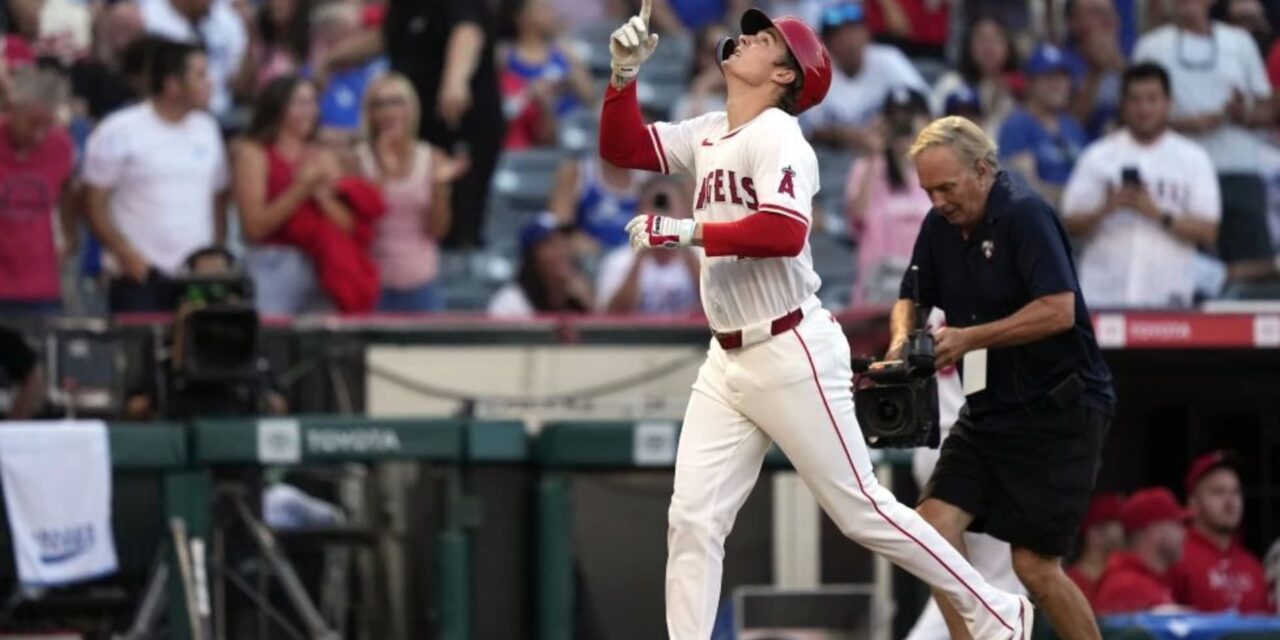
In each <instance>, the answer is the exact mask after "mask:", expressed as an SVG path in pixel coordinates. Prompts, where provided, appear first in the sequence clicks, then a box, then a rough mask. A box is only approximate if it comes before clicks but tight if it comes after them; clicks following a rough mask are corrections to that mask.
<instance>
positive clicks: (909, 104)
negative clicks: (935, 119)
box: [880, 86, 929, 113]
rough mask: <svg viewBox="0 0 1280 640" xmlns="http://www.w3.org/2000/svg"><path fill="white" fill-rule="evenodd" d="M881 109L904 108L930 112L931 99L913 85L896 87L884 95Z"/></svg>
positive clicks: (905, 109)
mask: <svg viewBox="0 0 1280 640" xmlns="http://www.w3.org/2000/svg"><path fill="white" fill-rule="evenodd" d="M880 109H881V111H889V110H904V111H917V112H920V113H929V99H928V98H925V97H924V94H922V93H920V92H919V91H916V90H915V89H912V88H911V87H901V86H899V87H894V88H893V89H891V90H890V91H889V93H888V94H886V95H885V97H884V104H883V105H881V107H880Z"/></svg>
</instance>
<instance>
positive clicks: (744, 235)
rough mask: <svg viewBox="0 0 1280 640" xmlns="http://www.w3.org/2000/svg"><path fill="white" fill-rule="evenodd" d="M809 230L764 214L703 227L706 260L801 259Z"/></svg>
mask: <svg viewBox="0 0 1280 640" xmlns="http://www.w3.org/2000/svg"><path fill="white" fill-rule="evenodd" d="M808 236H809V227H807V226H806V225H805V224H804V223H802V222H800V221H798V220H796V219H794V218H790V217H787V216H784V215H781V214H776V213H770V212H766V211H762V212H759V213H753V214H751V215H749V216H747V217H745V218H743V219H741V220H734V221H733V222H704V223H702V246H703V248H704V249H705V250H706V253H707V257H711V258H714V257H716V256H740V257H743V258H781V257H790V258H794V257H795V256H798V255H800V252H801V251H802V250H803V249H804V243H805V240H806V239H807V238H808Z"/></svg>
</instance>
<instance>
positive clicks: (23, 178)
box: [0, 66, 74, 315]
mask: <svg viewBox="0 0 1280 640" xmlns="http://www.w3.org/2000/svg"><path fill="white" fill-rule="evenodd" d="M11 90H12V91H11V95H10V105H9V109H8V110H7V111H6V112H5V113H4V114H3V115H0V315H10V314H46V313H55V312H57V311H58V310H59V309H60V308H61V301H60V300H61V296H60V293H59V287H58V252H57V249H55V247H54V239H53V224H52V221H53V217H54V210H55V209H57V210H59V211H61V212H62V213H63V214H64V218H63V219H64V220H67V219H68V218H66V217H65V214H67V213H69V212H68V211H66V207H60V206H59V202H60V200H61V199H62V195H63V193H64V187H65V185H66V184H67V182H68V179H69V178H70V175H71V165H72V155H73V148H72V144H71V137H70V135H68V134H67V131H66V129H65V128H63V127H62V126H61V125H60V124H59V123H58V122H57V117H58V116H57V113H58V111H59V110H60V108H61V107H62V105H64V104H66V100H67V96H68V94H69V92H70V90H69V88H68V84H67V82H66V80H65V79H64V78H63V77H62V76H61V75H59V74H58V73H57V72H55V71H51V70H48V69H42V68H38V67H35V66H29V67H24V68H21V69H18V70H16V71H14V74H13V82H12V85H11ZM68 226H69V225H68ZM64 231H65V227H64ZM71 240H74V238H72V239H71Z"/></svg>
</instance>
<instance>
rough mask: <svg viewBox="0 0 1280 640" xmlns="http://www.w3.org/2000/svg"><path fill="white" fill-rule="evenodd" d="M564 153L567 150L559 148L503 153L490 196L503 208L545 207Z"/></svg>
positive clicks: (491, 186) (494, 176)
mask: <svg viewBox="0 0 1280 640" xmlns="http://www.w3.org/2000/svg"><path fill="white" fill-rule="evenodd" d="M565 157H566V154H565V152H564V151H562V150H560V149H525V150H521V151H508V152H506V153H504V154H503V156H502V159H501V160H499V161H498V169H497V171H495V172H494V174H493V182H492V183H491V185H490V189H491V192H490V195H491V197H492V198H495V199H496V200H497V201H498V203H500V204H501V206H502V207H504V208H517V209H524V210H534V209H536V210H542V209H545V208H546V206H547V198H548V197H549V196H550V195H551V187H552V183H553V182H554V178H555V174H556V168H557V167H559V166H560V162H561V161H562V160H564V158H565Z"/></svg>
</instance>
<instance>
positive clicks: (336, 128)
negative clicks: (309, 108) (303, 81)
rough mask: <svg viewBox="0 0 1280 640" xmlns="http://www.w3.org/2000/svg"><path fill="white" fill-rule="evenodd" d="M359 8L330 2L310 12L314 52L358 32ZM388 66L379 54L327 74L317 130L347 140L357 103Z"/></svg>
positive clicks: (357, 112)
mask: <svg viewBox="0 0 1280 640" xmlns="http://www.w3.org/2000/svg"><path fill="white" fill-rule="evenodd" d="M360 31H361V27H360V11H359V9H358V8H356V7H355V6H354V5H351V4H349V3H343V2H331V3H328V4H325V5H322V6H320V7H319V8H318V9H316V10H315V11H314V12H313V13H312V14H311V41H312V42H313V43H314V44H315V47H316V49H317V52H318V53H317V55H323V53H324V52H326V51H329V50H332V49H334V48H336V47H338V46H341V43H343V42H344V41H346V40H347V39H349V38H352V37H354V36H356V35H358V34H359V33H360ZM387 68H388V64H387V59H386V58H385V57H383V56H378V57H376V58H373V59H371V60H369V61H367V62H365V63H364V64H360V65H357V66H353V67H350V68H347V69H343V70H341V71H334V72H333V73H331V74H329V77H328V80H327V82H325V86H324V91H323V92H322V93H321V94H320V134H321V138H322V139H324V140H327V141H331V142H341V143H346V142H350V141H351V140H352V139H353V138H354V136H355V133H356V130H357V129H358V128H359V127H360V106H361V104H362V102H361V99H362V98H363V96H364V92H365V89H366V88H367V87H368V86H369V83H370V82H372V81H373V79H374V78H376V77H378V75H380V74H381V73H382V72H384V71H386V70H387Z"/></svg>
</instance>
